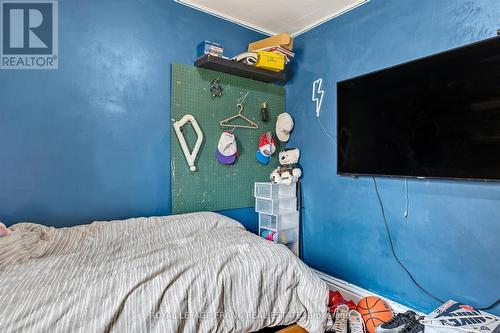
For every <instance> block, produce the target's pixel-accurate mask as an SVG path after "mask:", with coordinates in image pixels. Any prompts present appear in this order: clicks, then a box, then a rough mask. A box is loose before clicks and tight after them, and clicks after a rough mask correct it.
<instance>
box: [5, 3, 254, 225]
mask: <svg viewBox="0 0 500 333" xmlns="http://www.w3.org/2000/svg"><path fill="white" fill-rule="evenodd" d="M260 38H262V35H260V34H258V33H255V32H252V31H250V30H247V29H244V28H242V27H240V26H237V25H235V24H232V23H228V22H226V21H223V20H220V19H218V18H215V17H212V16H209V15H206V14H203V13H201V12H198V11H194V10H192V9H190V8H187V7H185V6H182V5H179V4H176V3H174V2H173V1H165V0H155V1H141V0H106V1H102V0H85V1H83V0H79V1H76V0H60V1H59V48H60V51H59V58H60V60H59V70H53V71H35V70H31V71H21V70H13V71H7V70H2V71H0V86H1V90H0V220H2V221H4V222H6V223H7V224H12V223H15V222H18V221H22V220H31V221H36V222H39V223H45V224H49V225H53V226H68V225H74V224H79V223H87V222H90V221H92V220H95V219H122V218H127V217H133V216H150V215H167V214H170V212H171V200H170V127H171V126H170V65H171V64H172V63H192V62H193V61H194V59H195V57H196V46H197V44H198V43H199V42H200V41H201V40H204V39H209V40H216V41H222V42H223V43H224V45H225V46H226V50H227V54H228V55H234V54H237V53H239V52H241V51H244V50H246V46H247V44H248V42H249V41H253V40H256V39H260ZM227 213H228V214H229V215H231V216H233V217H236V218H238V219H239V220H241V221H243V222H244V223H245V224H246V225H247V227H249V228H250V229H254V228H255V223H256V222H255V221H256V216H255V213H253V212H252V210H251V209H240V210H235V211H231V212H227Z"/></svg>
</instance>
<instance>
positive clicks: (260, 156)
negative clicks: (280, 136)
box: [255, 132, 276, 164]
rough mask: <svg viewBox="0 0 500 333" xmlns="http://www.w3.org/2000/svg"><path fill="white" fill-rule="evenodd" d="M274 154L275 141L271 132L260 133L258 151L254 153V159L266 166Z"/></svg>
mask: <svg viewBox="0 0 500 333" xmlns="http://www.w3.org/2000/svg"><path fill="white" fill-rule="evenodd" d="M274 152H276V141H275V140H274V138H273V136H272V134H271V132H266V133H262V135H261V137H260V140H259V149H258V150H257V152H256V153H255V158H256V159H257V161H259V163H261V164H268V163H269V161H270V160H271V155H272V154H274Z"/></svg>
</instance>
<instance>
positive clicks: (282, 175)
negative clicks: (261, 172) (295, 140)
mask: <svg viewBox="0 0 500 333" xmlns="http://www.w3.org/2000/svg"><path fill="white" fill-rule="evenodd" d="M299 158H300V151H299V150H298V149H297V148H288V149H284V150H282V151H281V152H280V153H279V161H280V164H281V166H279V167H277V168H276V169H274V171H273V172H272V173H271V176H270V177H269V178H270V179H271V181H272V182H273V183H275V184H286V185H290V184H292V183H296V182H298V181H299V178H300V177H301V176H302V170H301V168H300V165H299Z"/></svg>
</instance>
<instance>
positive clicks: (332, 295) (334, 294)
mask: <svg viewBox="0 0 500 333" xmlns="http://www.w3.org/2000/svg"><path fill="white" fill-rule="evenodd" d="M343 301H345V299H344V297H342V294H341V293H339V292H338V291H337V290H335V291H333V290H330V291H329V293H328V306H333V305H335V306H337V305H339V304H342V302H343Z"/></svg>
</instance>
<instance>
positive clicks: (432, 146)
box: [337, 37, 500, 180]
mask: <svg viewBox="0 0 500 333" xmlns="http://www.w3.org/2000/svg"><path fill="white" fill-rule="evenodd" d="M337 98H338V99H337V140H338V149H337V173H338V174H341V175H376V176H401V177H419V178H420V177H423V178H456V179H477V180H500V38H499V37H495V38H491V39H487V40H484V41H481V42H478V43H474V44H470V45H467V46H464V47H460V48H457V49H454V50H451V51H447V52H443V53H440V54H437V55H433V56H430V57H426V58H422V59H419V60H415V61H411V62H408V63H405V64H402V65H398V66H395V67H391V68H388V69H384V70H380V71H377V72H374V73H370V74H367V75H363V76H359V77H356V78H353V79H349V80H345V81H341V82H339V83H338V84H337Z"/></svg>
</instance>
